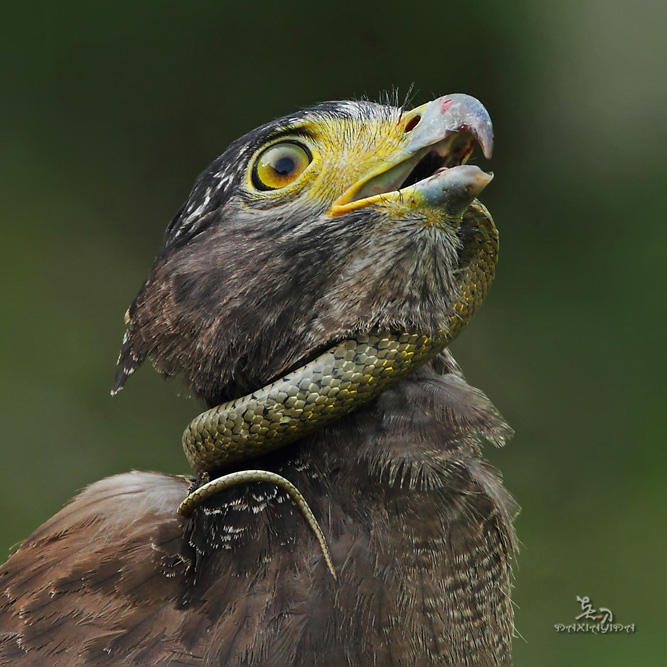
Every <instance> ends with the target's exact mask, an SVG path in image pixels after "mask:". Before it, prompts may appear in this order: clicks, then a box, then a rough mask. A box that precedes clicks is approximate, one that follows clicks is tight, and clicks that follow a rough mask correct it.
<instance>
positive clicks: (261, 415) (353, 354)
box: [178, 201, 498, 577]
mask: <svg viewBox="0 0 667 667" xmlns="http://www.w3.org/2000/svg"><path fill="white" fill-rule="evenodd" d="M459 229H460V230H461V231H460V233H459V236H460V240H461V249H460V252H459V265H458V269H457V288H458V294H457V296H456V298H455V299H454V301H453V303H452V306H451V308H450V310H449V312H448V313H447V319H446V327H444V328H443V330H442V331H441V332H439V333H438V334H437V335H435V336H428V335H424V334H421V333H418V332H386V331H371V332H369V333H363V334H359V335H358V336H356V337H355V338H352V339H348V340H343V341H341V342H339V343H337V344H336V345H334V346H333V347H331V348H330V349H329V350H327V351H326V352H324V353H323V354H321V355H320V356H318V357H317V358H315V359H314V360H312V361H310V362H308V363H306V364H305V365H304V366H301V367H300V368H298V369H297V370H295V371H293V372H291V373H289V374H287V375H285V376H284V377H282V378H280V379H278V380H276V381H275V382H272V383H271V384H269V385H267V386H265V387H262V388H261V389H259V390H257V391H255V392H253V393H252V394H249V395H247V396H243V397H241V398H238V399H236V400H233V401H229V402H227V403H223V404H222V405H219V406H217V407H215V408H212V409H210V410H207V411H206V412H203V413H202V414H200V415H199V416H198V417H196V418H195V419H194V420H193V421H192V422H191V423H190V424H189V425H188V427H187V428H186V430H185V433H184V434H183V448H184V450H185V454H186V457H187V459H188V462H189V463H190V465H191V466H192V467H193V469H194V470H195V471H196V472H197V473H199V474H200V475H205V473H207V472H210V471H213V470H216V469H219V468H222V467H224V466H226V465H228V464H230V463H236V462H239V461H243V460H246V459H250V458H253V457H255V456H259V455H261V454H265V453H267V452H270V451H273V450H276V449H279V448H281V447H284V446H285V445H287V444H289V443H291V442H294V441H295V440H298V439H299V438H302V437H303V436H305V435H307V434H309V433H311V432H313V431H315V430H316V429H319V428H321V427H322V426H324V425H326V424H328V423H330V422H332V421H334V420H336V419H338V418H339V417H341V416H343V415H344V414H346V413H348V412H351V411H352V410H354V409H356V408H358V407H359V406H361V405H363V404H365V403H367V402H369V401H371V400H373V399H374V398H375V397H377V396H378V395H379V394H380V393H381V392H382V391H383V390H385V389H386V388H387V387H389V386H390V385H392V384H394V383H396V382H397V381H398V380H400V379H401V378H403V377H405V376H406V375H408V374H409V373H411V372H412V371H414V370H415V369H416V368H417V367H419V366H420V365H422V364H424V363H426V362H427V361H429V360H430V359H432V358H433V357H434V356H435V355H436V354H438V353H439V352H441V351H442V350H443V349H444V348H445V347H447V345H449V343H450V342H451V341H452V340H453V339H454V338H455V337H456V336H457V335H458V333H459V332H460V331H461V329H463V327H464V326H465V325H466V324H467V323H468V322H469V321H470V319H471V318H472V317H473V315H474V314H475V313H476V312H477V310H478V309H479V307H480V305H481V304H482V302H483V301H484V298H485V297H486V293H487V291H488V288H489V286H490V284H491V282H492V281H493V278H494V275H495V267H496V262H497V257H498V234H497V231H496V227H495V225H494V223H493V219H492V217H491V215H490V213H489V212H488V211H487V209H486V208H485V207H484V206H483V205H482V204H480V203H479V202H478V201H475V202H473V204H471V205H470V207H469V208H468V209H467V210H466V212H465V213H464V214H463V216H462V219H461V221H460V225H459ZM246 482H270V483H274V484H277V485H278V486H280V487H281V488H282V489H283V490H284V491H285V492H287V493H288V495H289V496H290V497H291V498H292V500H293V501H294V502H295V504H296V505H297V507H298V508H299V509H300V510H301V512H302V513H303V514H304V516H305V518H306V520H307V521H308V524H309V525H310V527H311V528H312V529H313V531H314V532H315V534H316V536H317V539H318V541H319V543H320V545H321V547H322V551H323V552H324V556H325V560H326V562H327V565H328V567H329V569H330V570H331V573H332V574H333V576H334V577H335V576H336V574H335V570H334V567H333V563H332V562H331V558H330V555H329V550H328V547H327V545H326V540H325V538H324V535H323V533H322V531H321V529H320V527H319V524H318V522H317V520H316V519H315V517H314V515H313V513H312V511H311V510H310V508H309V506H308V504H307V503H306V501H305V499H304V498H303V496H302V495H301V494H300V493H299V491H298V490H297V489H296V487H295V486H294V485H293V484H292V483H291V482H289V481H288V480H286V479H285V478H284V477H282V476H281V475H278V474H276V473H271V472H268V471H263V470H244V471H239V472H233V473H230V474H228V475H223V476H222V477H218V478H216V479H214V480H212V481H210V482H208V483H206V484H204V485H203V486H201V487H199V488H197V489H194V490H193V491H192V492H191V493H190V495H188V497H187V498H186V499H185V500H184V501H183V502H182V504H181V505H180V507H179V509H178V513H179V514H181V515H182V516H186V517H187V516H190V515H191V514H192V512H193V511H194V510H195V509H196V508H197V507H198V506H200V505H201V504H202V503H203V502H204V501H205V500H206V499H208V498H210V497H211V496H212V495H214V494H216V493H218V492H219V491H221V490H223V489H225V488H228V487H230V486H234V485H236V484H242V483H246Z"/></svg>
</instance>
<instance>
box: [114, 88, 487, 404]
mask: <svg viewBox="0 0 667 667" xmlns="http://www.w3.org/2000/svg"><path fill="white" fill-rule="evenodd" d="M476 142H478V143H479V144H480V146H481V148H482V150H483V152H484V154H485V156H486V157H490V153H491V147H492V142H493V135H492V127H491V121H490V119H489V116H488V114H487V112H486V110H485V109H484V107H483V106H482V105H481V104H480V103H479V102H478V101H477V100H475V99H474V98H472V97H469V96H467V95H461V94H455V95H447V96H444V97H440V98H438V99H436V100H434V101H432V102H429V103H428V104H425V105H423V106H420V107H417V108H415V109H412V110H405V109H403V108H398V107H393V106H386V105H381V104H375V103H372V102H368V101H354V102H352V101H343V102H328V103H324V104H320V105H318V106H315V107H312V108H310V109H306V110H303V111H299V112H297V113H295V114H292V115H289V116H286V117H284V118H281V119H279V120H276V121H274V122H272V123H268V124H266V125H263V126H262V127H260V128H258V129H256V130H253V131H252V132H249V133H248V134H246V135H245V136H243V137H241V138H240V139H238V140H236V141H235V142H233V143H232V144H231V145H230V146H229V148H228V149H227V150H226V151H225V152H224V154H223V155H222V156H220V157H219V158H218V159H217V160H215V161H214V162H213V163H212V164H211V165H210V166H209V167H208V168H207V169H206V170H205V171H204V172H203V173H202V174H201V175H200V176H199V178H198V179H197V181H196V183H195V186H194V188H193V190H192V192H191V193H190V196H189V198H188V199H187V201H186V202H185V204H184V205H183V206H182V207H181V209H180V210H179V212H178V213H177V215H176V217H175V218H174V219H173V221H172V222H171V224H170V225H169V227H168V228H167V231H166V235H165V238H164V243H163V247H162V249H161V251H160V253H159V255H158V256H157V258H156V260H155V263H154V265H153V267H152V270H151V272H150V274H149V276H148V278H147V280H146V282H145V283H144V285H143V286H142V288H141V290H140V292H139V294H138V296H137V297H136V299H135V301H134V303H133V304H132V306H131V307H130V309H129V311H128V314H127V324H128V328H127V332H126V334H125V338H124V341H123V347H122V351H121V355H120V358H119V369H118V373H117V376H116V381H115V385H114V392H115V391H118V390H119V389H120V388H121V387H122V386H123V384H124V382H125V380H126V379H127V377H128V376H129V375H130V374H131V373H133V372H134V371H135V370H136V368H137V367H138V366H139V365H140V364H141V363H142V362H143V360H144V359H145V358H146V357H147V356H150V357H151V358H152V360H153V363H154V364H155V366H156V368H157V369H158V370H159V371H161V372H162V373H164V374H166V375H169V376H171V375H182V376H183V377H184V378H185V379H186V381H187V382H188V383H189V385H190V386H191V387H192V389H193V391H194V392H195V394H196V395H198V396H201V397H203V398H205V399H206V400H207V401H208V403H209V404H211V405H213V404H217V403H219V402H221V401H224V400H228V399H230V398H233V397H237V396H240V395H243V394H245V393H248V392H249V391H252V390H254V389H256V388H258V387H261V386H263V385H265V384H266V383H267V382H269V381H271V380H272V379H274V378H276V377H279V376H280V375H281V374H283V373H285V372H287V371H288V370H289V369H291V368H294V367H295V366H296V365H299V364H302V363H304V362H305V361H307V360H308V359H309V358H312V357H313V356H315V355H316V354H319V353H320V352H321V351H322V350H323V349H326V348H328V347H330V346H331V345H332V344H334V343H335V342H337V341H339V340H342V339H344V338H347V337H350V336H353V335H355V334H358V333H360V332H366V331H369V330H370V329H373V328H379V329H383V330H395V331H406V330H418V331H422V332H424V333H426V334H434V333H435V332H437V331H440V330H442V328H443V327H444V326H445V325H446V324H445V323H446V317H447V312H448V309H450V308H451V306H452V303H453V301H454V299H455V298H456V296H457V287H456V273H457V270H458V268H459V265H460V262H461V258H462V256H463V255H464V254H465V251H466V238H467V235H470V234H471V233H475V232H476V231H478V230H477V229H475V228H474V223H472V222H470V221H469V220H468V217H467V212H468V211H470V210H472V209H474V208H475V207H477V209H483V207H482V206H481V204H479V202H477V201H475V197H476V196H477V195H478V194H479V192H480V191H481V190H482V189H483V188H484V187H485V186H486V185H487V184H488V182H489V181H490V180H491V177H492V176H491V175H490V174H485V173H484V172H482V171H481V170H480V169H479V168H477V167H474V166H465V162H466V161H467V159H468V158H469V156H470V154H471V152H472V150H473V147H474V145H475V143H476Z"/></svg>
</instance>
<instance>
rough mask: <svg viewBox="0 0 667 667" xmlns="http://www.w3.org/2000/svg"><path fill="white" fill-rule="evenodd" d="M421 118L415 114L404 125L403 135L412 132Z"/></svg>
mask: <svg viewBox="0 0 667 667" xmlns="http://www.w3.org/2000/svg"><path fill="white" fill-rule="evenodd" d="M421 119H422V117H421V116H420V115H419V114H415V115H414V116H413V117H412V118H411V119H410V120H409V121H408V122H407V123H406V124H405V133H406V134H407V133H408V132H412V130H414V129H415V127H417V125H419V121H420V120H421Z"/></svg>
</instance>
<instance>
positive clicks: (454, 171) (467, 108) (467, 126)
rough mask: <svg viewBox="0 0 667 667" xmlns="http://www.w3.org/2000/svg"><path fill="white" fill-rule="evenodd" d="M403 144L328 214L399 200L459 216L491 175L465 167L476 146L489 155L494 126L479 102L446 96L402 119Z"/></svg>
mask: <svg viewBox="0 0 667 667" xmlns="http://www.w3.org/2000/svg"><path fill="white" fill-rule="evenodd" d="M399 127H400V129H401V131H402V132H403V134H404V136H405V143H404V144H403V147H402V148H401V149H399V150H398V151H397V152H396V154H395V156H394V157H393V158H392V159H391V160H390V161H389V163H388V164H387V163H386V162H385V163H384V164H383V167H382V168H381V169H379V170H377V169H376V170H375V171H373V172H371V173H368V174H366V175H365V176H364V177H363V178H362V179H360V180H359V181H357V182H356V183H355V184H354V185H353V186H352V187H351V188H349V189H348V190H347V191H346V192H344V193H343V195H342V196H341V197H339V198H338V199H337V200H336V201H335V202H334V203H333V205H332V207H331V209H330V214H331V215H334V216H335V215H341V214H344V213H347V212H349V211H354V210H357V209H361V208H365V207H367V206H371V205H373V204H375V203H380V202H386V201H387V200H392V199H399V198H400V199H401V200H402V201H407V202H410V203H414V204H415V205H420V204H427V205H430V206H435V207H439V208H442V209H444V210H445V211H446V212H447V213H448V214H449V215H452V216H458V215H461V214H462V213H463V212H464V211H465V209H466V208H467V207H468V206H469V205H470V204H471V203H472V201H473V200H474V199H475V198H476V197H477V195H479V193H480V192H481V191H482V190H483V189H484V188H485V187H486V186H487V185H488V184H489V182H490V181H491V179H492V178H493V174H487V173H485V172H483V171H482V170H481V169H480V168H479V167H475V166H465V162H466V161H467V160H468V158H469V157H470V155H471V153H472V151H473V148H474V146H475V143H479V145H480V147H481V149H482V152H483V153H484V156H485V157H486V158H490V157H491V153H492V150H493V126H492V124H491V118H490V117H489V114H488V112H487V111H486V109H485V108H484V106H483V105H482V103H481V102H479V101H478V100H477V99H475V98H474V97H471V96H470V95H464V94H454V95H445V96H444V97H439V98H438V99H436V100H433V101H432V102H428V103H427V104H424V105H422V106H420V107H417V108H416V109H412V110H411V111H408V112H406V113H404V114H403V116H402V117H401V120H400V123H399Z"/></svg>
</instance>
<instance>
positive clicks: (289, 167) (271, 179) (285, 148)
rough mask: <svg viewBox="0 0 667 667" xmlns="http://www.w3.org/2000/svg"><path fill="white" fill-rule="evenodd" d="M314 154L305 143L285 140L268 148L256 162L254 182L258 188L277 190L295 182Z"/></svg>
mask: <svg viewBox="0 0 667 667" xmlns="http://www.w3.org/2000/svg"><path fill="white" fill-rule="evenodd" d="M312 159H313V156H312V155H311V154H310V151H309V150H308V149H307V148H306V147H305V146H303V145H301V144H297V143H295V142H292V141H285V142H283V143H281V144H275V145H274V146H271V148H267V149H266V150H265V151H264V152H263V153H262V154H261V155H260V156H259V157H258V158H257V161H256V162H255V166H254V167H253V169H252V182H253V185H254V186H255V187H256V188H257V189H258V190H277V189H278V188H284V187H285V186H286V185H289V184H290V183H293V182H294V181H295V180H296V179H297V178H298V177H299V176H300V175H301V174H302V173H303V171H304V169H305V168H306V167H307V166H308V165H309V164H310V162H311V160H312Z"/></svg>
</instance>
